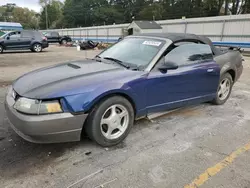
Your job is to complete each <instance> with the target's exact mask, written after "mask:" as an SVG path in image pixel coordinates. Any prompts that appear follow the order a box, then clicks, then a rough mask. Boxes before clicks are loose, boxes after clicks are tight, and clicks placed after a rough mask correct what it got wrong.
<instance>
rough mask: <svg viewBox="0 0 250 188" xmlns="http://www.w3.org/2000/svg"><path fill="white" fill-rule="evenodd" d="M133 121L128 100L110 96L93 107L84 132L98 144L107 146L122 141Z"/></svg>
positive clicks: (132, 112)
mask: <svg viewBox="0 0 250 188" xmlns="http://www.w3.org/2000/svg"><path fill="white" fill-rule="evenodd" d="M133 123H134V110H133V107H132V105H131V104H130V102H129V101H128V100H127V99H125V98H123V97H120V96H114V97H110V98H108V99H106V100H104V101H102V102H100V103H99V104H98V105H97V106H95V107H94V108H93V110H92V111H91V112H90V114H89V117H88V119H87V122H86V125H85V126H86V127H85V130H86V133H87V135H88V136H89V137H90V138H91V139H92V140H94V141H96V142H97V143H98V144H99V145H101V146H104V147H108V146H113V145H116V144H119V143H120V142H122V141H123V140H124V139H125V138H126V137H127V135H128V133H129V132H130V129H131V127H132V126H133Z"/></svg>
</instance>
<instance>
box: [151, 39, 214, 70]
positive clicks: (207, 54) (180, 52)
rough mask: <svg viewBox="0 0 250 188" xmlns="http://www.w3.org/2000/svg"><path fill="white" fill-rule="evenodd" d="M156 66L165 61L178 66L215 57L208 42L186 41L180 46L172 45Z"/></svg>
mask: <svg viewBox="0 0 250 188" xmlns="http://www.w3.org/2000/svg"><path fill="white" fill-rule="evenodd" d="M165 54H166V55H165V56H163V57H162V58H161V59H160V60H159V61H158V63H157V65H156V66H155V68H156V69H157V68H158V67H159V66H161V65H162V64H164V63H167V62H172V63H176V64H177V65H178V67H181V66H185V65H192V64H196V63H202V62H205V61H209V60H212V59H213V53H212V51H211V48H210V46H209V45H207V44H196V43H186V44H185V43H184V44H180V45H178V46H176V45H172V46H170V47H169V48H168V49H167V51H166V52H165Z"/></svg>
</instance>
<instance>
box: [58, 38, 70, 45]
mask: <svg viewBox="0 0 250 188" xmlns="http://www.w3.org/2000/svg"><path fill="white" fill-rule="evenodd" d="M67 42H68V41H67V40H66V39H63V40H61V43H60V44H62V45H65V44H67Z"/></svg>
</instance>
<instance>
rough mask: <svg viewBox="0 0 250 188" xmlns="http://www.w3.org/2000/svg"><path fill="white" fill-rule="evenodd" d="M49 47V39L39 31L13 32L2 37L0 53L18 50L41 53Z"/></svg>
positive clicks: (0, 38) (0, 39)
mask: <svg viewBox="0 0 250 188" xmlns="http://www.w3.org/2000/svg"><path fill="white" fill-rule="evenodd" d="M48 46H49V44H48V41H47V38H46V37H45V36H43V34H42V33H40V32H38V31H25V30H24V31H12V32H9V33H6V34H4V35H3V36H1V37H0V53H1V52H3V51H4V50H18V49H30V50H31V51H33V52H41V51H42V50H43V49H44V48H47V47H48Z"/></svg>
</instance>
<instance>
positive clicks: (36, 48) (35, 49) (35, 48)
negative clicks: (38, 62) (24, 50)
mask: <svg viewBox="0 0 250 188" xmlns="http://www.w3.org/2000/svg"><path fill="white" fill-rule="evenodd" d="M42 50H43V48H42V45H41V44H39V43H36V44H34V45H33V46H32V51H33V52H41V51H42Z"/></svg>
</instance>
